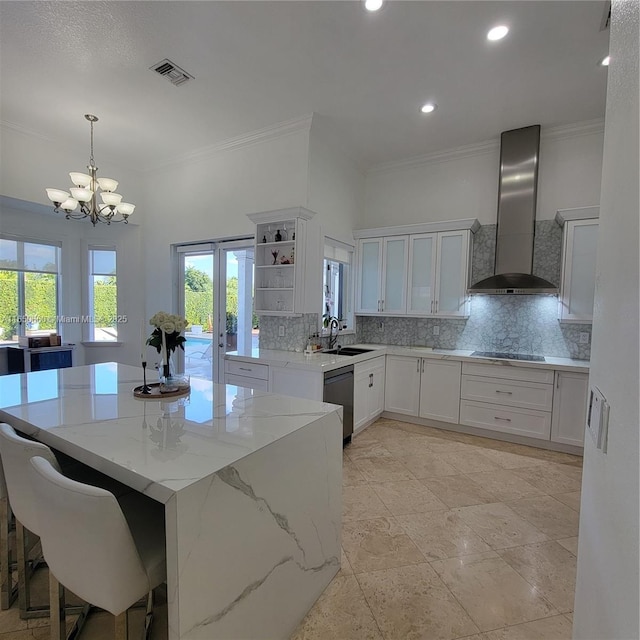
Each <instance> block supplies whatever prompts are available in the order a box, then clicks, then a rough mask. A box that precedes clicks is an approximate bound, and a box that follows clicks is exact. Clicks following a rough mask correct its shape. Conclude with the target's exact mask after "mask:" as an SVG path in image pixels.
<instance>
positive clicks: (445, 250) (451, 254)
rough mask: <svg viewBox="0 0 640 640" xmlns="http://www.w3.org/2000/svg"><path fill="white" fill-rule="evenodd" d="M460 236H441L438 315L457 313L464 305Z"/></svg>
mask: <svg viewBox="0 0 640 640" xmlns="http://www.w3.org/2000/svg"><path fill="white" fill-rule="evenodd" d="M462 275H463V274H462V235H454V236H442V237H441V244H440V292H439V295H438V313H458V312H459V311H460V307H461V306H462V304H463V303H464V296H465V292H464V290H463V287H462V283H463V277H462Z"/></svg>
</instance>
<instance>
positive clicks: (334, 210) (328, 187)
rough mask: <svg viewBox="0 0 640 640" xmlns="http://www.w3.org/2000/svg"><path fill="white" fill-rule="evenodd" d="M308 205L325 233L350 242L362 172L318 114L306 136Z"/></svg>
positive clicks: (360, 208) (361, 196)
mask: <svg viewBox="0 0 640 640" xmlns="http://www.w3.org/2000/svg"><path fill="white" fill-rule="evenodd" d="M307 208H308V209H310V210H311V211H314V212H316V213H317V214H318V220H319V222H320V224H321V225H322V230H323V233H324V234H325V235H328V236H331V237H333V238H335V239H337V240H342V241H343V242H348V243H351V244H353V236H352V231H353V229H355V228H356V227H357V223H358V220H359V219H360V217H361V216H362V213H363V210H364V173H363V172H362V171H360V169H359V168H358V166H357V165H356V163H355V162H354V161H353V160H352V159H351V158H349V156H348V155H347V154H346V153H345V152H344V151H343V150H342V149H341V148H340V142H339V140H336V138H335V136H334V134H333V133H332V131H331V129H330V126H329V125H328V123H327V122H326V120H325V119H324V118H323V117H322V116H318V115H317V114H314V115H313V120H312V124H311V135H310V139H309V197H308V204H307Z"/></svg>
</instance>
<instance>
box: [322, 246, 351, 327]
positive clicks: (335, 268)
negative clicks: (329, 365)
mask: <svg viewBox="0 0 640 640" xmlns="http://www.w3.org/2000/svg"><path fill="white" fill-rule="evenodd" d="M352 263H353V247H352V246H350V245H348V244H344V243H343V242H340V241H338V240H333V239H332V238H325V247H324V276H323V289H324V296H323V307H322V318H323V320H324V319H325V318H327V317H334V318H337V319H338V321H339V323H340V330H341V331H349V330H353V329H354V323H353V308H352V303H351V282H352V279H351V265H352ZM326 332H327V333H328V329H327V330H326Z"/></svg>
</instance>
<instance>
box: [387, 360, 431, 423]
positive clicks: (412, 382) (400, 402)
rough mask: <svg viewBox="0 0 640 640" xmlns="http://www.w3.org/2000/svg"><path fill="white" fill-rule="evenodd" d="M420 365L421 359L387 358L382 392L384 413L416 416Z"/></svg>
mask: <svg viewBox="0 0 640 640" xmlns="http://www.w3.org/2000/svg"><path fill="white" fill-rule="evenodd" d="M421 364H422V359H421V358H409V357H406V356H391V355H389V356H387V364H386V373H385V390H384V408H385V410H386V411H393V412H395V413H403V414H405V415H408V416H417V415H418V408H419V406H420V365H421Z"/></svg>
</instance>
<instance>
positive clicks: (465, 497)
mask: <svg viewBox="0 0 640 640" xmlns="http://www.w3.org/2000/svg"><path fill="white" fill-rule="evenodd" d="M422 483H423V484H424V485H425V486H426V487H428V488H429V489H430V490H431V491H432V492H433V493H435V495H436V496H438V498H440V500H442V502H444V503H445V504H446V505H448V506H449V507H466V506H468V505H472V504H486V503H488V502H496V500H497V499H496V498H495V496H493V495H491V494H490V493H488V492H487V491H485V490H484V489H483V488H482V487H481V486H480V485H479V484H478V483H477V482H474V481H473V480H471V478H469V477H467V476H465V475H457V476H446V477H443V478H425V479H423V480H422Z"/></svg>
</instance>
